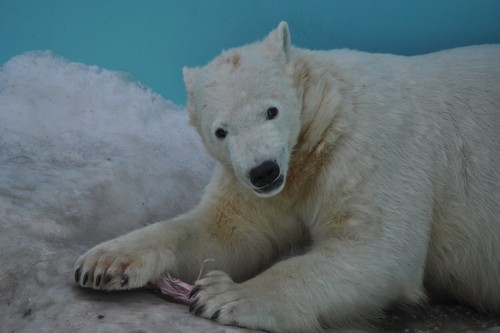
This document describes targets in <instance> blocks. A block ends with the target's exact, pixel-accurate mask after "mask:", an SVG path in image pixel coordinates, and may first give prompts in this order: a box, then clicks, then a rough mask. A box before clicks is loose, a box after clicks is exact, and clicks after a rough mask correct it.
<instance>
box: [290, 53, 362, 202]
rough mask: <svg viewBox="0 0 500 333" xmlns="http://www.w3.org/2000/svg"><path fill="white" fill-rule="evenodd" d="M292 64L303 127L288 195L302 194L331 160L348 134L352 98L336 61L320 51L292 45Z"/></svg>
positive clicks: (291, 172)
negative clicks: (325, 57) (339, 73)
mask: <svg viewBox="0 0 500 333" xmlns="http://www.w3.org/2000/svg"><path fill="white" fill-rule="evenodd" d="M290 51H291V53H290V58H289V61H290V62H289V66H290V70H291V71H292V73H293V79H294V86H295V89H296V91H297V94H298V97H299V101H300V102H301V104H302V105H301V118H302V127H301V131H300V134H299V137H298V140H297V144H296V145H295V148H294V151H293V153H292V156H291V160H290V165H289V170H288V176H287V186H286V187H285V189H284V192H285V193H284V194H285V195H287V196H292V197H293V196H297V195H298V196H303V195H304V194H305V193H307V191H308V190H309V189H310V188H311V186H314V184H315V182H316V181H317V179H318V178H320V177H321V174H322V171H323V170H324V168H325V167H326V165H328V164H329V163H330V162H331V158H332V157H333V156H334V155H335V154H334V152H333V151H334V150H335V149H337V148H338V147H339V145H340V143H341V141H342V138H343V137H344V136H345V135H347V134H348V132H347V128H349V126H348V123H349V122H350V120H349V118H350V117H349V115H348V114H349V112H350V109H348V108H349V107H350V105H352V103H350V102H349V101H346V99H349V98H350V93H349V89H347V84H346V83H345V82H343V81H342V78H341V77H340V76H339V75H336V69H335V64H334V63H328V62H326V61H325V59H324V57H323V56H322V54H321V52H315V51H307V50H303V49H298V48H293V49H292V50H290Z"/></svg>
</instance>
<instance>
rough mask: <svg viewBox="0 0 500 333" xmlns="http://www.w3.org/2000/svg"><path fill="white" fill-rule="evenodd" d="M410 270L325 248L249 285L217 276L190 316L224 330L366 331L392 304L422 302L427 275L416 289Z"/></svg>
mask: <svg viewBox="0 0 500 333" xmlns="http://www.w3.org/2000/svg"><path fill="white" fill-rule="evenodd" d="M412 268H414V267H412ZM407 269H408V267H405V264H403V263H401V262H398V261H397V260H394V258H393V256H392V254H390V253H387V254H384V253H383V251H381V249H380V246H379V247H377V246H376V244H372V246H369V245H367V244H359V243H358V244H353V243H351V244H350V243H348V242H345V243H344V244H339V242H336V244H335V245H331V246H330V245H328V244H327V245H325V244H320V245H319V246H316V247H315V248H313V249H312V250H311V251H310V252H308V253H306V254H304V255H302V256H297V257H292V258H289V259H287V260H284V261H281V262H278V263H277V264H275V265H274V266H272V267H271V268H269V269H268V270H266V271H264V272H263V273H261V274H259V275H257V276H256V277H254V278H252V279H250V280H248V281H246V282H243V283H234V282H233V281H232V280H231V279H230V277H229V276H228V275H226V274H225V273H223V272H221V271H213V272H210V273H209V274H207V276H206V277H204V278H203V279H201V280H200V281H199V282H198V283H197V285H196V286H195V289H193V292H192V297H193V304H192V306H191V311H192V312H194V313H195V314H197V315H200V316H202V317H205V318H209V319H212V320H215V321H217V322H219V323H222V324H227V325H234V326H241V327H247V328H254V329H262V330H265V331H270V332H316V331H319V330H321V329H323V328H325V327H334V328H335V327H341V326H344V325H345V324H346V323H353V322H356V324H357V325H359V321H360V320H364V319H371V318H373V317H376V316H377V315H378V314H379V311H380V310H382V308H383V307H385V306H386V305H388V304H389V303H390V302H391V301H394V300H396V299H401V298H402V299H404V300H406V301H418V300H419V299H420V298H421V297H423V289H422V285H421V281H422V275H423V271H422V269H420V270H415V271H413V272H411V273H410V275H412V276H413V278H411V281H410V280H408V279H407V278H406V276H407V275H408V272H407V271H405V270H407Z"/></svg>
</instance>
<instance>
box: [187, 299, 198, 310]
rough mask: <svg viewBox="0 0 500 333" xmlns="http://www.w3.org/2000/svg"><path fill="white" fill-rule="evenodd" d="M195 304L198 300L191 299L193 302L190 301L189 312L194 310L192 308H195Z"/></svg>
mask: <svg viewBox="0 0 500 333" xmlns="http://www.w3.org/2000/svg"><path fill="white" fill-rule="evenodd" d="M197 305H198V300H197V299H195V300H194V301H193V303H191V305H190V306H189V312H193V311H194V309H196V306H197Z"/></svg>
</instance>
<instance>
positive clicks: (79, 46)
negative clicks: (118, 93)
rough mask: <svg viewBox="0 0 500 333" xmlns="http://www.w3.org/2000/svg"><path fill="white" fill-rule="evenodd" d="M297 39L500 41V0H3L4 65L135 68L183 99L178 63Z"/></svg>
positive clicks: (438, 44)
mask: <svg viewBox="0 0 500 333" xmlns="http://www.w3.org/2000/svg"><path fill="white" fill-rule="evenodd" d="M281 20H286V21H288V23H289V25H290V29H291V32H292V41H293V43H294V44H295V45H297V46H301V47H308V48H315V49H329V48H336V47H347V48H354V49H359V50H366V51H371V52H391V53H398V54H404V55H412V54H420V53H426V52H430V51H435V50H440V49H446V48H451V47H456V46H463V45H470V44H481V43H500V1H499V0H309V1H294V0H288V1H287V0H274V1H269V0H238V1H232V0H184V1H182V0H174V1H167V0H142V1H139V0H78V1H76V0H45V1H40V0H0V63H4V62H5V61H7V60H8V59H9V58H11V57H12V56H14V55H17V54H20V53H22V52H25V51H29V50H38V49H42V50H46V49H49V50H52V51H53V52H54V53H56V54H59V55H62V56H64V57H65V58H68V59H69V60H71V61H78V62H83V63H86V64H91V65H98V66H101V67H104V68H108V69H113V70H120V71H124V72H128V73H130V74H132V76H133V77H134V78H135V79H137V80H139V81H141V82H143V83H144V84H145V85H146V86H148V87H150V88H151V89H153V90H154V91H156V92H158V93H160V94H161V95H163V96H164V97H165V98H167V99H170V100H172V101H174V102H175V103H177V104H184V103H185V92H184V85H183V82H182V74H181V69H182V66H184V65H189V66H194V65H203V64H205V63H207V62H208V61H209V60H210V59H212V58H213V57H214V56H216V55H217V54H219V53H220V51H221V50H222V49H225V48H229V47H233V46H238V45H241V44H243V43H248V42H252V41H255V40H257V39H260V38H262V37H264V36H265V35H266V34H267V33H268V32H269V31H270V30H271V29H273V28H274V27H275V26H276V25H277V24H278V22H279V21H281Z"/></svg>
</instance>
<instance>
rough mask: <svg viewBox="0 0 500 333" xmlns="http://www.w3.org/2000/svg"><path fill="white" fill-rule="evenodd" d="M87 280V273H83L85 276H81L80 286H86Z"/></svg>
mask: <svg viewBox="0 0 500 333" xmlns="http://www.w3.org/2000/svg"><path fill="white" fill-rule="evenodd" d="M88 279H89V272H85V274H83V281H82V286H84V285H86V284H87V280H88Z"/></svg>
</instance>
